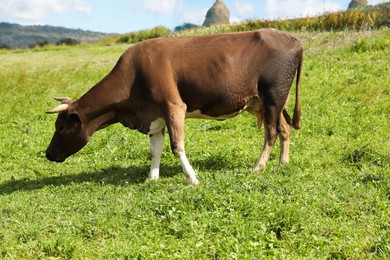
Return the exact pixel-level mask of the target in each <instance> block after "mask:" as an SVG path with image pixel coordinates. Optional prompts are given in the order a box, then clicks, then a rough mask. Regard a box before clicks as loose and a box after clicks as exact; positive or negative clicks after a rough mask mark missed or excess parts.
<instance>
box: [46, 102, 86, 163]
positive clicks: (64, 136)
mask: <svg viewBox="0 0 390 260" xmlns="http://www.w3.org/2000/svg"><path fill="white" fill-rule="evenodd" d="M55 99H56V100H58V101H60V102H61V104H60V105H59V106H57V107H55V108H53V109H52V110H50V111H47V112H46V113H48V114H54V113H58V117H57V120H56V123H55V128H56V130H55V132H54V135H53V138H52V139H51V142H50V144H49V147H48V148H47V150H46V157H47V159H49V160H50V161H55V162H63V161H65V159H66V158H68V157H69V156H70V155H72V154H74V153H76V152H78V151H79V150H80V149H81V148H83V147H84V146H85V145H86V144H87V143H88V141H89V138H90V137H89V136H88V135H87V131H85V129H84V128H85V127H84V125H83V122H82V119H81V117H80V115H79V113H78V112H77V111H76V110H75V108H74V106H73V102H72V100H71V99H70V98H55Z"/></svg>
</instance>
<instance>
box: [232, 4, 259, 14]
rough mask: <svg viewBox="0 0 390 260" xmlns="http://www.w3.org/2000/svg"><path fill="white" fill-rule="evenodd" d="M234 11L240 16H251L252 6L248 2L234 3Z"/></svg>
mask: <svg viewBox="0 0 390 260" xmlns="http://www.w3.org/2000/svg"><path fill="white" fill-rule="evenodd" d="M233 9H234V11H235V12H236V13H237V14H238V15H239V16H240V17H243V16H245V15H248V14H251V13H253V11H254V9H255V8H254V6H253V5H252V4H250V3H248V2H241V1H236V2H235V3H234V5H233Z"/></svg>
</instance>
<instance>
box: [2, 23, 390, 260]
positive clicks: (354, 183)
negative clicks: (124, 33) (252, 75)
mask: <svg viewBox="0 0 390 260" xmlns="http://www.w3.org/2000/svg"><path fill="white" fill-rule="evenodd" d="M296 35H297V36H298V37H299V38H300V39H301V41H302V43H303V45H304V47H305V60H304V67H303V74H302V84H301V88H300V89H301V92H300V93H301V99H302V126H303V128H302V129H301V130H300V131H293V133H292V143H291V154H290V158H291V162H290V164H288V165H283V166H280V165H279V164H278V152H279V146H278V145H277V146H276V147H275V149H274V152H273V154H272V156H271V159H270V161H269V163H268V165H267V169H266V170H265V171H264V172H261V173H252V172H251V171H250V168H251V166H252V165H253V164H254V162H255V161H256V159H257V157H258V155H259V153H260V150H261V145H262V142H263V134H264V131H263V129H261V130H258V129H257V127H256V120H255V119H254V118H253V117H251V116H250V115H248V114H243V115H240V116H238V117H237V118H235V119H231V120H227V121H224V122H217V121H202V120H188V121H187V122H186V150H187V154H188V158H189V160H190V162H191V163H192V164H193V166H194V168H195V169H196V170H197V173H198V175H199V179H200V181H201V184H200V185H199V186H197V187H191V186H189V185H187V184H186V182H185V178H184V177H183V174H182V170H181V167H180V164H179V162H178V161H177V160H176V159H175V158H174V156H173V155H172V153H171V151H170V149H169V145H168V138H166V140H165V141H166V144H165V146H164V153H163V158H162V166H161V179H160V180H158V181H156V182H145V179H146V177H147V173H148V170H149V165H150V159H149V140H148V137H147V136H144V135H141V134H139V133H137V132H135V131H131V130H128V129H125V128H123V127H121V126H119V125H115V126H112V127H109V128H107V129H105V130H102V131H100V132H98V133H96V134H95V136H94V137H93V138H92V140H91V142H90V143H89V144H88V146H86V147H85V148H84V149H83V150H82V151H80V152H79V153H78V154H76V155H74V156H72V157H70V158H69V159H68V160H67V161H66V162H64V163H62V164H55V163H51V162H49V161H47V160H46V158H45V149H46V147H47V145H48V144H49V142H50V139H51V136H52V134H53V131H54V121H55V116H51V115H46V114H45V113H44V111H46V110H48V109H50V108H52V107H53V106H55V105H56V102H55V101H54V100H53V99H52V97H53V96H70V97H71V98H74V99H75V98H78V97H79V96H80V95H81V94H83V93H84V92H85V91H87V90H88V89H89V88H90V87H91V86H92V85H93V84H94V83H96V82H97V81H98V80H100V79H101V78H102V77H103V76H104V75H105V74H106V73H108V72H109V71H110V70H111V68H112V67H113V65H114V64H115V62H116V60H117V59H118V58H119V55H120V54H121V53H122V51H123V50H124V49H125V48H126V46H125V45H115V46H98V45H93V46H88V45H87V46H80V47H50V48H46V49H40V51H31V50H30V51H1V52H0V65H1V68H2V69H1V71H0V82H1V83H0V84H1V85H0V104H1V113H0V140H1V142H0V173H1V174H0V259H2V258H4V259H21V258H23V259H37V258H42V259H49V258H63V259H70V258H76V259H77V258H82V259H96V258H98V259H107V258H111V259H133V258H156V259H160V258H189V259H207V258H211V259H216V258H217V259H232V258H238V259H258V258H269V257H271V258H272V257H273V258H277V259H279V258H289V259H296V258H307V259H312V258H316V259H327V258H335V259H347V258H352V259H370V258H374V259H380V258H382V259H386V258H389V257H390V214H389V212H390V207H389V204H390V182H389V181H390V172H389V165H390V157H389V155H390V148H389V147H390V132H389V129H390V73H389V67H390V46H389V40H390V31H389V30H388V29H387V30H378V31H369V32H337V33H332V32H327V33H309V32H302V33H297V34H296ZM363 39H364V40H363ZM293 104H294V101H293V100H291V102H290V104H289V108H288V110H289V111H291V109H292V106H293Z"/></svg>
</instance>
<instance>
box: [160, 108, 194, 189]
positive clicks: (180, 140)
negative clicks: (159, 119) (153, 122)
mask: <svg viewBox="0 0 390 260" xmlns="http://www.w3.org/2000/svg"><path fill="white" fill-rule="evenodd" d="M185 114H186V105H185V104H183V103H182V104H180V105H178V104H175V103H170V104H168V105H167V110H166V119H165V121H166V124H167V128H168V132H169V137H170V141H171V149H172V152H173V154H174V155H175V156H176V157H177V158H178V159H179V160H180V163H181V165H182V167H183V171H184V175H185V176H186V178H187V181H188V183H190V184H192V185H197V184H199V181H198V179H197V178H196V174H195V171H194V169H193V168H192V166H191V165H190V163H189V161H188V159H187V156H186V153H185V150H184V120H185Z"/></svg>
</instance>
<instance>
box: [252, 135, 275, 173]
mask: <svg viewBox="0 0 390 260" xmlns="http://www.w3.org/2000/svg"><path fill="white" fill-rule="evenodd" d="M271 151H272V146H271V145H268V144H267V142H264V147H263V151H262V152H261V154H260V157H259V159H258V160H257V163H256V164H255V167H253V171H260V170H263V169H264V168H265V163H266V162H267V160H268V158H269V156H270V154H271Z"/></svg>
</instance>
